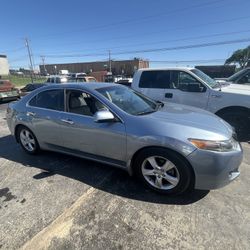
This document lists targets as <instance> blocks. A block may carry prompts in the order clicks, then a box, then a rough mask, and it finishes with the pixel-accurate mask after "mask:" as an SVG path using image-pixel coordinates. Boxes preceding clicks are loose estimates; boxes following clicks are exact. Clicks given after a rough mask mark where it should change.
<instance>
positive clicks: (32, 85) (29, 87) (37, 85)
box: [20, 83, 47, 97]
mask: <svg viewBox="0 0 250 250" xmlns="http://www.w3.org/2000/svg"><path fill="white" fill-rule="evenodd" d="M46 85H47V84H46V83H28V84H27V85H26V86H25V87H23V88H21V89H20V96H21V97H23V96H25V95H28V94H29V93H31V92H32V91H34V90H35V89H38V88H41V87H43V86H46Z"/></svg>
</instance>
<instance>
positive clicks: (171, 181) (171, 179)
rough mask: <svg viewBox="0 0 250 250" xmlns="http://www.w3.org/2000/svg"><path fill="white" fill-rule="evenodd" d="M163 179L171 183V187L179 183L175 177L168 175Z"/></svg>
mask: <svg viewBox="0 0 250 250" xmlns="http://www.w3.org/2000/svg"><path fill="white" fill-rule="evenodd" d="M163 178H164V179H165V180H167V181H168V182H169V183H171V184H172V185H173V186H176V185H177V184H178V182H179V180H178V178H177V177H173V176H171V175H169V174H165V175H164V177H163Z"/></svg>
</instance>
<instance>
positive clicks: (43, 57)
mask: <svg viewBox="0 0 250 250" xmlns="http://www.w3.org/2000/svg"><path fill="white" fill-rule="evenodd" d="M41 59H42V63H43V70H44V74H45V75H47V70H46V67H45V56H41Z"/></svg>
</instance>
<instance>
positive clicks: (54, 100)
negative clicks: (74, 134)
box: [29, 89, 64, 111]
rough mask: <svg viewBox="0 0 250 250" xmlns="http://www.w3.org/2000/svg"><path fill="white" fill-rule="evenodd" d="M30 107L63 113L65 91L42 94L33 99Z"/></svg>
mask: <svg viewBox="0 0 250 250" xmlns="http://www.w3.org/2000/svg"><path fill="white" fill-rule="evenodd" d="M29 105H30V106H34V107H39V108H46V109H52V110H58V111H63V110H64V91H63V90H61V89H60V90H47V91H44V92H41V93H39V94H38V95H36V96H35V97H33V98H32V99H31V101H30V102H29Z"/></svg>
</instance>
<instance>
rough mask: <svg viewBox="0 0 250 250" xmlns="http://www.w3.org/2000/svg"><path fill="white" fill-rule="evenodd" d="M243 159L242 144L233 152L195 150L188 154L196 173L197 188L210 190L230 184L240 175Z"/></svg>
mask: <svg viewBox="0 0 250 250" xmlns="http://www.w3.org/2000/svg"><path fill="white" fill-rule="evenodd" d="M242 159H243V151H242V147H241V146H240V144H239V148H238V150H237V151H232V152H213V151H206V150H199V149H197V150H195V151H194V152H193V153H191V154H190V155H189V156H188V160H189V162H190V164H191V165H192V167H193V169H194V173H195V188H196V189H204V190H210V189H217V188H221V187H223V186H225V185H227V184H229V183H230V182H231V181H233V180H234V179H235V178H237V177H238V176H239V175H240V172H239V170H238V169H239V166H240V164H241V162H242Z"/></svg>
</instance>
